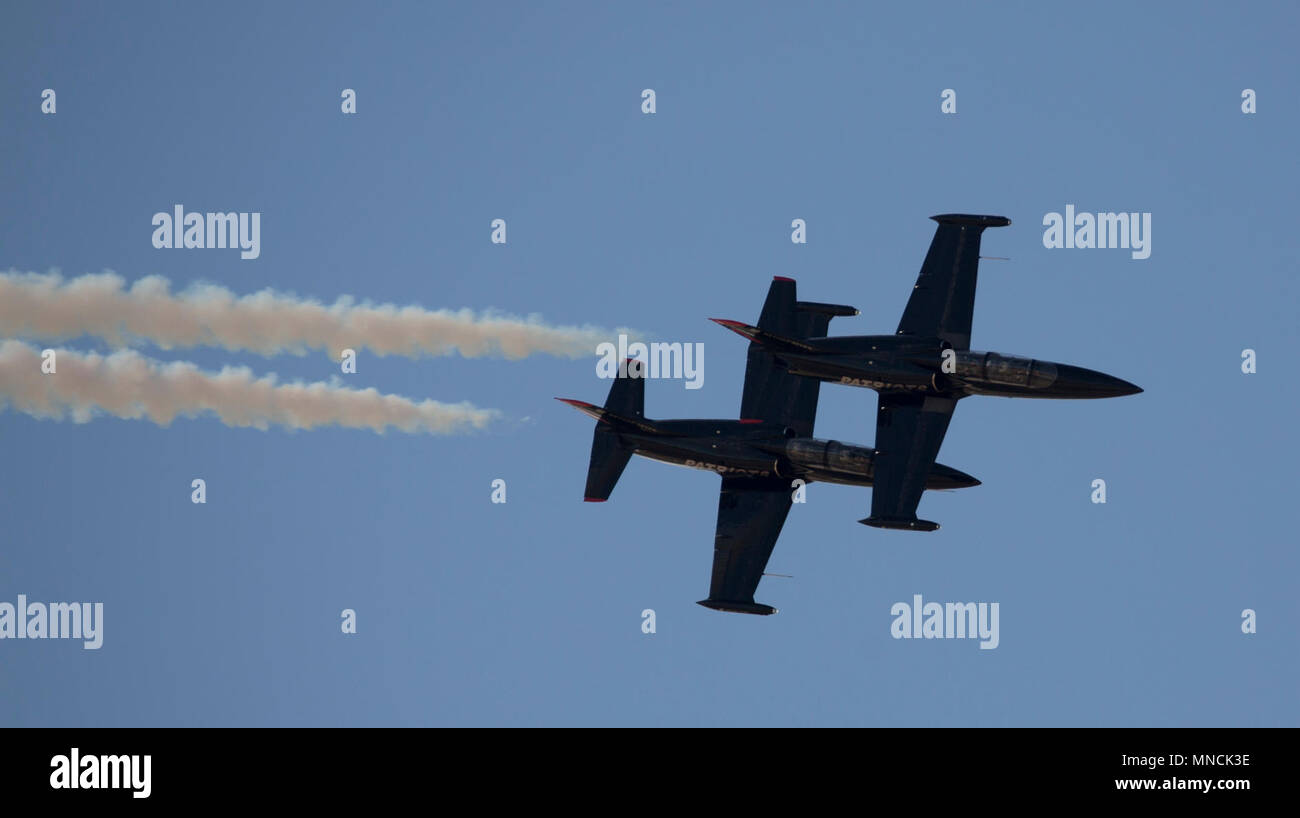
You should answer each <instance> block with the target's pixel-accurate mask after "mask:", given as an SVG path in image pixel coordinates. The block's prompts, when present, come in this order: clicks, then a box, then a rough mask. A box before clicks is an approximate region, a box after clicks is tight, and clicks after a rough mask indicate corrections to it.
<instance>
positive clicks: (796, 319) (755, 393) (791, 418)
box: [713, 276, 858, 436]
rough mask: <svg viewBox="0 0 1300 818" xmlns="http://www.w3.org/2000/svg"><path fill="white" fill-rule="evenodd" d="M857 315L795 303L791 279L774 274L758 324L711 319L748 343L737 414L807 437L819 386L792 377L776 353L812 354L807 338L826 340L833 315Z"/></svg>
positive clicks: (831, 307)
mask: <svg viewBox="0 0 1300 818" xmlns="http://www.w3.org/2000/svg"><path fill="white" fill-rule="evenodd" d="M857 314H858V311H857V310H856V309H854V308H853V307H849V306H845V305H843V304H821V303H818V302H815V301H798V300H796V296H795V282H794V280H793V279H790V278H786V277H784V276H777V277H776V278H774V279H773V280H772V285H771V286H770V287H769V288H768V291H767V298H766V300H764V302H763V312H762V313H761V314H760V315H759V318H758V326H756V327H753V326H750V325H749V324H744V323H741V322H740V321H722V320H719V319H717V318H715V319H713V320H714V321H716V322H717V323H719V324H721V325H722V326H724V327H726V328H727V329H729V330H731V331H732V332H734V333H736V334H737V335H740V336H741V337H743V338H747V339H749V341H750V344H749V357H748V363H747V364H746V367H745V388H744V394H743V395H742V397H741V401H740V416H741V417H743V418H757V419H759V420H766V421H770V422H772V423H780V424H783V425H785V426H788V427H789V428H791V429H793V430H794V432H795V433H796V434H798V435H803V436H810V435H812V433H813V425H814V420H815V418H816V415H817V393H818V389H819V387H820V386H821V384H820V383H819V382H818V381H817V380H815V379H813V378H801V377H798V376H796V375H791V374H790V373H789V372H788V371H787V370H786V367H785V364H784V363H782V362H781V361H780V354H781V353H782V352H787V353H797V352H811V351H816V349H817V347H815V346H813V345H812V344H810V343H808V339H810V338H824V337H826V331H827V329H828V328H829V326H830V322H831V319H832V318H834V317H835V316H838V315H857Z"/></svg>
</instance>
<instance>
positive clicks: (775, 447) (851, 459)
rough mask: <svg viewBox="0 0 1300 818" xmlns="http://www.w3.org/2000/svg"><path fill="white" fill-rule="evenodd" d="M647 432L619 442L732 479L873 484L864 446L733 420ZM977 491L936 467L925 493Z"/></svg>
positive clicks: (678, 423)
mask: <svg viewBox="0 0 1300 818" xmlns="http://www.w3.org/2000/svg"><path fill="white" fill-rule="evenodd" d="M647 424H653V427H654V428H655V429H656V430H657V433H651V432H649V431H648V430H638V431H635V432H633V431H624V432H621V433H620V437H621V438H622V439H623V440H624V441H625V442H627V443H630V444H632V445H634V446H635V453H636V454H639V455H641V456H642V457H647V458H649V459H651V460H658V461H661V462H664V463H672V464H674V465H677V466H686V467H687V468H693V469H703V470H705V471H712V472H717V473H718V474H723V475H728V476H736V477H783V478H789V479H791V480H794V479H801V480H803V481H804V482H807V483H812V482H821V483H839V484H842V485H850V486H870V485H873V484H874V477H875V461H876V451H875V449H872V448H870V447H868V446H858V445H854V444H851V443H840V442H839V441H836V440H823V439H820V438H813V437H796V436H793V435H790V434H788V433H787V430H786V429H784V428H781V427H777V426H775V425H774V424H771V423H763V422H753V421H744V420H740V421H736V420H663V421H647ZM976 485H979V481H978V480H976V479H975V478H974V477H971V476H970V475H968V474H965V473H964V472H961V471H958V470H957V469H954V468H951V467H949V466H944V465H943V464H940V463H936V464H935V465H934V468H933V469H932V470H931V472H930V476H929V479H928V481H927V483H926V488H928V489H955V488H965V487H968V486H976Z"/></svg>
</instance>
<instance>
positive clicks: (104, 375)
mask: <svg viewBox="0 0 1300 818" xmlns="http://www.w3.org/2000/svg"><path fill="white" fill-rule="evenodd" d="M54 361H55V371H54V373H53V374H44V373H42V371H41V363H42V356H41V351H40V350H38V349H36V348H35V347H32V346H29V345H27V344H24V343H22V342H20V341H11V340H10V341H0V407H3V406H4V405H5V404H11V405H12V406H13V407H14V408H15V409H17V410H19V411H21V412H26V413H27V414H29V415H32V416H34V417H38V418H55V419H59V420H62V419H63V418H65V417H71V418H72V420H73V421H75V422H77V423H85V422H86V421H88V420H90V419H91V418H92V417H94V416H95V415H96V414H98V413H100V412H103V413H107V414H110V415H113V416H114V417H119V418H128V419H131V418H147V419H149V420H152V421H153V422H155V423H157V424H159V425H161V426H166V425H168V424H170V423H171V422H172V420H173V419H175V418H176V417H177V416H185V417H193V416H196V415H201V414H205V413H212V414H215V415H216V416H217V417H218V418H219V419H220V420H221V422H222V423H224V424H226V425H227V426H253V427H255V428H258V429H266V428H267V427H269V426H271V425H273V424H274V425H279V426H284V427H287V428H290V429H311V428H314V427H316V426H329V425H337V426H345V427H350V428H354V429H373V430H374V431H376V432H383V431H385V430H386V429H387V428H388V427H390V426H391V427H393V428H394V429H398V430H400V431H403V432H413V433H414V432H424V433H428V434H454V433H456V432H463V431H468V430H470V429H481V428H483V427H484V426H486V425H487V424H488V422H490V421H491V420H493V419H494V418H496V417H497V416H498V414H499V413H498V412H497V411H496V410H495V409H479V408H477V407H475V406H473V405H472V404H469V403H451V404H448V403H439V402H437V401H433V400H424V401H421V402H419V403H417V402H415V401H413V400H411V399H410V398H404V397H402V396H400V395H385V394H381V393H379V392H377V391H376V390H374V389H348V388H346V387H342V386H337V385H334V384H328V383H319V382H318V383H310V384H309V383H301V382H299V383H287V384H278V383H276V378H275V376H274V375H266V376H264V377H261V378H257V377H254V375H253V373H252V371H251V370H249V369H248V368H247V367H225V368H224V369H222V370H221V371H220V372H216V373H212V372H204V371H202V370H201V369H199V368H198V367H197V366H195V365H194V364H191V363H186V362H174V363H167V362H163V361H156V360H152V359H150V358H146V357H144V356H143V355H141V354H139V353H138V352H134V351H132V350H128V349H123V350H118V351H116V352H113V353H112V354H109V355H100V354H98V353H93V352H92V353H79V352H75V351H72V350H65V349H60V350H55V358H54Z"/></svg>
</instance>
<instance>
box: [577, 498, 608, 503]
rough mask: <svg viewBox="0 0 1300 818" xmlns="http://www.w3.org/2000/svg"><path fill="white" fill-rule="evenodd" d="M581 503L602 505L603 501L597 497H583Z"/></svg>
mask: <svg viewBox="0 0 1300 818" xmlns="http://www.w3.org/2000/svg"><path fill="white" fill-rule="evenodd" d="M582 502H584V503H603V502H605V501H604V500H602V499H600V498H599V497H583V498H582Z"/></svg>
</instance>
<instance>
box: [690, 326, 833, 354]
mask: <svg viewBox="0 0 1300 818" xmlns="http://www.w3.org/2000/svg"><path fill="white" fill-rule="evenodd" d="M709 320H710V321H712V322H713V323H715V324H720V325H722V326H724V327H726V328H727V329H729V330H731V331H732V332H734V333H736V334H737V335H739V336H741V337H742V338H748V339H749V340H751V341H753V342H754V343H756V344H760V345H762V346H765V347H769V348H771V349H778V350H779V349H793V350H801V351H803V352H816V351H817V347H815V346H813V345H812V344H805V343H804V342H802V341H798V340H795V339H794V338H787V337H785V336H783V335H777V334H776V333H775V332H769V331H767V330H765V329H759V328H758V327H755V326H751V325H749V324H746V323H745V322H743V321H729V320H727V319H726V318H710V319H709Z"/></svg>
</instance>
